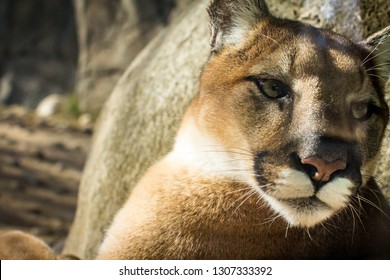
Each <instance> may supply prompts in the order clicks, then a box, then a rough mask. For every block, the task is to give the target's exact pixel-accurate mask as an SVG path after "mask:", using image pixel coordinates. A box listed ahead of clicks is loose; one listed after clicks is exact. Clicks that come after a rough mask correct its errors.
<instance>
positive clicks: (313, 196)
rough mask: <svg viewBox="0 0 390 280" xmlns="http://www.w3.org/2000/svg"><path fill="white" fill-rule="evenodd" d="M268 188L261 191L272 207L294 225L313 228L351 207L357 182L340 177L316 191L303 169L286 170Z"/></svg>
mask: <svg viewBox="0 0 390 280" xmlns="http://www.w3.org/2000/svg"><path fill="white" fill-rule="evenodd" d="M278 177H279V179H278V180H275V183H274V184H271V186H269V187H268V188H267V190H260V192H261V193H262V197H263V198H264V199H265V200H266V201H267V202H268V204H269V205H270V207H271V208H272V209H273V210H274V211H276V212H277V213H278V214H279V215H280V216H281V217H283V218H284V219H285V220H286V221H287V222H288V223H289V224H290V225H291V226H298V227H306V228H309V227H313V226H316V225H317V224H321V223H323V222H325V221H326V220H328V219H329V218H331V217H333V216H334V215H335V214H337V213H338V212H340V211H341V210H343V209H345V208H346V207H348V205H349V203H350V200H351V197H352V196H353V193H354V192H353V191H354V189H355V184H354V183H353V182H352V181H351V180H349V179H346V178H336V179H334V180H332V181H330V182H329V183H327V184H325V185H324V186H322V187H321V188H320V189H319V190H316V188H315V186H313V184H312V182H311V181H310V179H309V177H308V176H306V175H305V174H303V173H302V172H299V171H295V170H292V169H285V170H283V171H282V172H280V174H279V176H278Z"/></svg>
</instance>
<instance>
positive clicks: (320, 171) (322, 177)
mask: <svg viewBox="0 0 390 280" xmlns="http://www.w3.org/2000/svg"><path fill="white" fill-rule="evenodd" d="M301 163H302V164H304V165H309V166H311V167H313V168H314V169H315V170H313V172H310V173H311V174H310V176H311V177H312V179H314V180H316V181H321V182H327V181H329V179H330V176H331V175H332V174H333V173H335V172H336V171H338V170H345V169H346V168H347V163H346V162H345V161H343V160H341V159H339V160H335V161H332V162H327V161H325V160H324V159H322V158H319V157H315V156H313V157H308V158H304V159H302V160H301Z"/></svg>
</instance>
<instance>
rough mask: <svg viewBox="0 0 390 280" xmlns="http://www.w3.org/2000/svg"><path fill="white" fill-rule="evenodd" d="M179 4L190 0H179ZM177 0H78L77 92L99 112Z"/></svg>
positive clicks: (84, 103)
mask: <svg viewBox="0 0 390 280" xmlns="http://www.w3.org/2000/svg"><path fill="white" fill-rule="evenodd" d="M178 2H179V3H180V5H179V7H182V6H185V5H186V4H187V3H188V2H190V1H189V0H185V1H182V0H181V1H178ZM174 4H175V1H174V0H149V1H143V0H123V1H118V0H115V1H113V0H101V1H89V0H79V1H75V5H76V11H77V23H78V31H79V32H78V38H79V49H80V57H79V68H78V73H77V84H76V92H77V93H78V97H79V101H80V108H81V110H82V111H86V112H92V113H96V112H97V111H99V110H100V108H101V107H102V105H103V103H104V101H106V99H107V98H108V96H109V94H110V93H111V92H112V89H113V88H114V85H115V84H116V82H117V81H118V79H119V77H120V76H121V75H122V74H123V72H124V71H125V70H126V68H127V67H128V65H129V64H130V62H131V61H132V60H133V59H134V58H135V57H136V55H137V54H138V53H139V52H140V51H141V49H142V48H143V47H144V46H145V45H146V44H147V43H148V42H149V41H150V40H151V39H152V38H153V37H154V36H155V35H156V34H157V32H158V30H160V29H161V28H162V27H163V26H164V25H165V23H167V22H168V21H169V14H170V12H171V10H172V8H173V7H174Z"/></svg>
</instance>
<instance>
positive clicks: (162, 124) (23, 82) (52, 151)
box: [0, 0, 390, 258]
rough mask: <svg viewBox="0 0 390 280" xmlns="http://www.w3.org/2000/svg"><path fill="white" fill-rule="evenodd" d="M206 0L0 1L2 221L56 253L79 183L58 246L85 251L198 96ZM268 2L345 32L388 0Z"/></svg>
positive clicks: (389, 18)
mask: <svg viewBox="0 0 390 280" xmlns="http://www.w3.org/2000/svg"><path fill="white" fill-rule="evenodd" d="M208 2H209V1H208V0H194V1H192V0H55V1H53V0H34V1H29V0H0V230H4V229H15V228H17V229H22V230H25V231H28V232H30V233H33V234H35V235H37V236H39V237H41V238H43V239H44V240H45V241H46V242H47V243H48V244H49V245H50V246H51V247H52V248H54V249H55V251H56V252H57V253H59V252H61V250H62V248H63V247H64V242H65V239H66V236H67V235H68V232H69V229H70V226H71V224H72V221H73V219H74V217H75V213H76V204H77V195H78V190H79V188H80V190H81V191H80V194H79V195H80V198H79V205H78V210H77V211H78V214H76V219H75V223H74V224H73V230H72V232H71V234H70V238H68V241H67V243H68V244H67V245H65V247H67V249H66V250H65V251H67V252H69V253H71V254H74V255H77V256H79V257H81V258H93V257H94V255H95V253H96V250H97V247H98V245H99V244H100V241H101V239H102V236H103V235H104V231H105V229H106V227H107V225H108V224H109V222H110V221H111V219H112V217H113V215H114V214H115V212H116V211H117V209H118V208H119V207H120V205H121V204H122V203H123V201H124V200H125V199H126V196H127V194H128V192H129V191H130V190H131V188H132V186H133V185H134V184H135V182H137V180H138V178H139V177H140V176H141V175H142V174H143V172H144V171H145V169H146V168H147V167H148V166H149V165H150V164H151V163H152V162H153V161H155V160H156V158H158V157H159V156H161V155H163V154H164V153H166V151H167V150H169V148H170V145H171V144H172V139H173V137H174V135H175V130H176V128H177V126H178V123H179V121H180V118H181V116H182V113H183V110H184V108H185V106H186V105H187V104H188V102H189V101H190V100H191V98H192V96H193V95H194V94H196V91H197V85H198V84H197V83H198V76H199V73H200V71H201V69H202V67H203V65H204V63H205V62H206V61H207V58H208V55H209V49H208V37H209V34H208V22H207V16H206V11H205V7H206V5H207V4H208ZM266 2H267V4H268V6H269V8H270V10H271V11H272V12H273V13H274V14H275V15H277V16H281V17H287V18H290V19H299V20H303V21H305V22H307V23H310V24H313V25H315V26H318V27H324V28H329V29H333V30H335V31H337V32H341V33H343V34H347V35H348V36H349V37H351V38H353V39H355V40H361V39H362V38H364V37H366V36H367V35H369V34H371V33H373V32H375V31H377V30H379V29H381V28H383V27H385V26H387V25H389V24H390V1H388V0H373V1H371V0H266ZM132 62H133V63H132ZM126 69H130V70H127V71H126ZM115 89H116V90H115ZM110 96H111V100H109V97H110ZM107 100H109V101H111V102H106V101H107ZM161 104H162V105H161ZM389 135H390V133H389V131H388V132H387V136H386V140H385V143H384V150H383V151H384V152H383V154H384V155H385V156H384V157H383V159H381V163H380V165H379V167H378V170H377V174H378V177H380V181H382V182H388V181H389V180H390V171H389V169H390V168H389V158H390V149H389V148H388V147H389V146H390V144H389V143H390V141H389V138H390V136H389ZM141 136H142V137H143V138H140V137H141ZM92 139H93V141H92ZM140 139H141V140H140ZM87 158H88V160H89V164H86V168H84V166H85V163H86V160H87ZM87 163H88V161H87ZM383 189H384V191H385V192H386V193H387V195H388V197H390V188H388V187H384V188H383ZM102 194H103V195H102Z"/></svg>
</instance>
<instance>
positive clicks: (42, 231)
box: [0, 107, 92, 252]
mask: <svg viewBox="0 0 390 280" xmlns="http://www.w3.org/2000/svg"><path fill="white" fill-rule="evenodd" d="M91 132H92V131H91V129H90V128H85V127H84V128H83V127H80V125H79V124H78V122H77V121H75V120H69V119H63V118H60V119H59V118H57V119H55V118H51V119H40V118H38V117H36V116H35V115H34V114H33V113H30V112H28V111H26V110H25V109H21V108H20V107H11V108H9V109H3V110H0V230H3V229H20V230H24V231H26V232H30V233H32V234H34V235H37V236H39V237H41V238H43V239H44V240H45V241H46V242H47V243H48V244H49V245H50V246H51V247H52V248H54V249H55V250H56V251H57V252H60V250H61V249H62V246H63V242H64V239H65V237H66V235H67V234H68V231H69V227H70V225H71V222H72V220H73V217H74V213H75V207H76V199H77V190H78V185H79V181H80V177H81V172H82V169H83V165H84V161H85V158H86V155H87V153H88V148H89V145H90V138H91Z"/></svg>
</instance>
